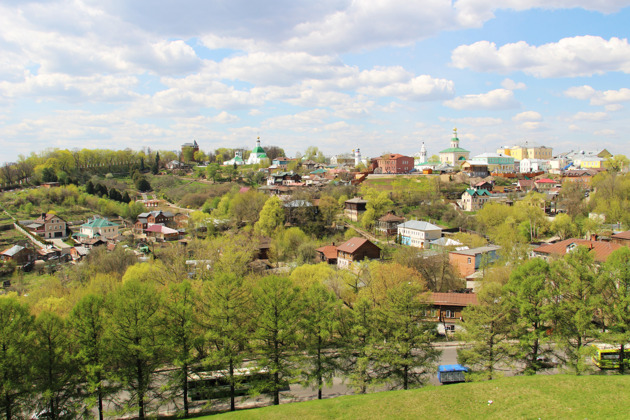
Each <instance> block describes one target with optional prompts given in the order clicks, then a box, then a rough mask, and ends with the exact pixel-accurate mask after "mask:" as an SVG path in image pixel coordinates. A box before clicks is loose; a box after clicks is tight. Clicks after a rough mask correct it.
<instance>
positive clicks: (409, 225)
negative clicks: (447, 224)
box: [398, 220, 442, 231]
mask: <svg viewBox="0 0 630 420" xmlns="http://www.w3.org/2000/svg"><path fill="white" fill-rule="evenodd" d="M398 227H399V228H405V229H413V230H422V231H427V230H440V231H441V230H442V228H441V227H439V226H436V225H434V224H431V223H429V222H424V221H419V220H409V221H407V222H405V223H401V224H399V225H398Z"/></svg>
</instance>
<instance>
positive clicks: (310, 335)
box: [301, 283, 341, 400]
mask: <svg viewBox="0 0 630 420" xmlns="http://www.w3.org/2000/svg"><path fill="white" fill-rule="evenodd" d="M303 300H304V316H303V318H302V320H301V327H302V331H303V332H304V344H305V348H306V353H307V355H308V357H307V358H305V359H304V363H303V367H302V378H303V382H302V383H303V384H304V385H305V386H309V385H311V386H313V387H314V388H317V398H318V399H320V400H321V399H322V389H323V388H324V385H329V386H330V385H331V384H332V381H333V377H334V375H335V373H336V372H337V371H338V369H339V363H338V360H337V359H338V355H337V354H336V352H335V351H334V350H333V349H335V348H336V347H337V346H336V344H338V343H337V340H336V339H337V337H336V335H335V332H336V330H337V327H338V326H337V323H338V320H337V316H338V314H339V305H340V304H341V301H340V300H338V299H337V297H336V296H335V295H334V293H332V292H330V291H329V290H328V289H327V288H326V287H325V286H324V285H322V284H321V283H312V284H311V285H310V287H308V288H307V289H304V291H303Z"/></svg>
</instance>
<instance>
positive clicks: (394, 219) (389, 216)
mask: <svg viewBox="0 0 630 420" xmlns="http://www.w3.org/2000/svg"><path fill="white" fill-rule="evenodd" d="M378 220H379V221H381V222H404V221H405V218H404V217H400V216H396V215H395V214H392V213H387V214H386V215H385V216H383V217H381V218H380V219H378Z"/></svg>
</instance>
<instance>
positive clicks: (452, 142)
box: [451, 128, 459, 149]
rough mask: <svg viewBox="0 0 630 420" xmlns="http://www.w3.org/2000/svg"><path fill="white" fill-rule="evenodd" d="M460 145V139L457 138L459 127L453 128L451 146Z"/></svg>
mask: <svg viewBox="0 0 630 420" xmlns="http://www.w3.org/2000/svg"><path fill="white" fill-rule="evenodd" d="M458 147H459V139H458V138H457V128H453V138H452V139H451V148H453V149H455V148H458Z"/></svg>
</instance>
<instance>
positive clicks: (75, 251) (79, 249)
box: [70, 246, 90, 261]
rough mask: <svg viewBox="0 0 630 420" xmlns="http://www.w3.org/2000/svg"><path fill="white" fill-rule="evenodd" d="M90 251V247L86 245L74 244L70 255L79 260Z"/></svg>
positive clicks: (74, 259)
mask: <svg viewBox="0 0 630 420" xmlns="http://www.w3.org/2000/svg"><path fill="white" fill-rule="evenodd" d="M89 253H90V249H89V248H87V247H84V246H74V247H72V248H71V249H70V255H71V256H72V260H73V261H79V260H82V259H83V258H85V257H86V256H87V255H88V254H89Z"/></svg>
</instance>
